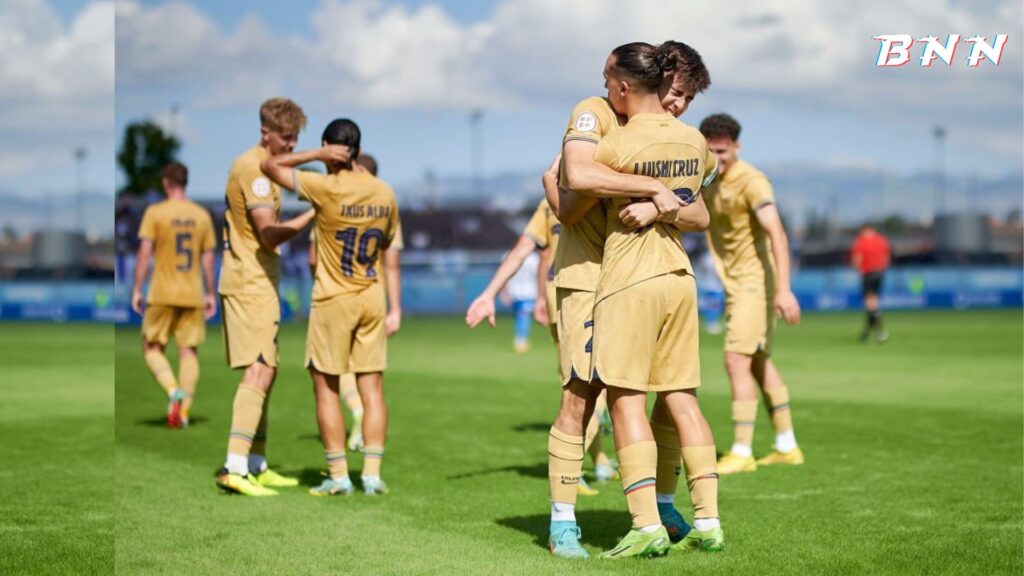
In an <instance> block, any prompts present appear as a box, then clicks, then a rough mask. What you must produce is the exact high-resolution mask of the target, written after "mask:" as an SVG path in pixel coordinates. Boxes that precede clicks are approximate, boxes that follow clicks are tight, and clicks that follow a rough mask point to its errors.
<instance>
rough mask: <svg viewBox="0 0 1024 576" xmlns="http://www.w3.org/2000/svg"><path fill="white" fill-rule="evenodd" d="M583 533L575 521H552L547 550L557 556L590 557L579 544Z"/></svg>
mask: <svg viewBox="0 0 1024 576" xmlns="http://www.w3.org/2000/svg"><path fill="white" fill-rule="evenodd" d="M582 536H583V533H582V532H580V527H579V526H577V525H576V523H575V522H568V521H566V522H554V523H552V526H551V535H550V536H548V550H550V551H551V553H552V554H553V555H555V556H558V557H559V558H590V554H587V551H586V550H584V549H583V546H581V545H580V538H581V537H582Z"/></svg>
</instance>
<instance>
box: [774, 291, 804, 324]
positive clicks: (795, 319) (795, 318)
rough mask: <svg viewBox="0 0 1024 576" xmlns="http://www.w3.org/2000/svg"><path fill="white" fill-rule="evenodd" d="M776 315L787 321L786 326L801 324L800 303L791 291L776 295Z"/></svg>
mask: <svg viewBox="0 0 1024 576" xmlns="http://www.w3.org/2000/svg"><path fill="white" fill-rule="evenodd" d="M775 313H776V314H778V315H779V316H781V317H782V319H783V320H785V321H786V324H799V323H800V302H798V301H797V299H796V296H795V295H794V294H793V292H792V291H791V290H787V291H785V292H779V293H778V294H776V295H775Z"/></svg>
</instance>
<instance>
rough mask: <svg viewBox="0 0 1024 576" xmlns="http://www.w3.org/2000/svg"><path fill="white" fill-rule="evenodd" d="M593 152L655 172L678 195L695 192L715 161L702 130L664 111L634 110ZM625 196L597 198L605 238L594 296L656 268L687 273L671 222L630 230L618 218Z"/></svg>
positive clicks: (611, 162)
mask: <svg viewBox="0 0 1024 576" xmlns="http://www.w3.org/2000/svg"><path fill="white" fill-rule="evenodd" d="M595 158H596V159H597V161H598V162H601V163H602V164H605V165H607V166H609V167H611V168H612V169H614V170H616V171H619V172H623V173H627V174H637V175H642V176H652V177H654V178H657V179H658V180H660V181H661V182H663V183H664V184H665V185H666V186H668V187H669V188H670V189H671V190H675V191H676V193H677V194H680V195H685V194H691V195H692V194H694V193H696V192H698V191H699V190H700V189H701V187H702V186H703V185H704V184H705V181H706V180H707V179H708V178H709V177H710V176H712V175H713V174H714V170H715V167H716V166H717V164H716V162H715V159H714V157H713V156H712V155H711V152H710V151H709V150H708V147H707V142H706V141H705V140H704V136H702V135H701V133H700V132H698V131H697V130H696V129H695V128H693V127H691V126H687V125H686V124H683V123H682V122H679V121H678V120H676V119H675V118H673V117H672V116H671V115H670V114H666V113H663V114H637V115H636V116H634V117H633V118H631V119H630V121H629V124H627V125H626V127H625V128H623V129H622V130H619V131H616V132H615V133H614V134H611V135H609V136H608V137H607V138H605V139H604V140H602V141H601V143H600V144H599V145H598V147H597V153H596V156H595ZM631 201H632V200H631V199H629V198H616V199H609V200H604V201H603V203H604V204H606V206H607V241H606V242H605V249H604V262H603V263H602V266H601V275H600V281H599V283H598V290H597V292H598V293H597V296H596V299H597V301H600V300H601V299H602V298H604V297H607V296H609V295H611V294H614V293H615V292H618V291H619V290H622V289H623V288H627V287H629V286H632V285H634V284H636V283H638V282H641V281H643V280H647V279H649V278H654V277H655V276H660V275H662V274H668V273H670V272H676V271H679V270H686V271H687V272H690V273H691V274H692V270H693V268H692V266H691V265H690V259H689V257H687V255H686V252H685V251H684V250H683V247H682V243H681V239H680V233H679V230H678V229H677V228H675V227H674V226H672V225H671V224H666V223H663V222H655V223H654V224H653V225H651V226H648V227H646V228H643V229H640V230H632V229H628V228H626V227H625V226H624V225H623V224H622V222H621V221H620V220H619V217H618V212H619V210H621V209H622V208H623V207H624V206H626V205H628V204H629V203H630V202H631Z"/></svg>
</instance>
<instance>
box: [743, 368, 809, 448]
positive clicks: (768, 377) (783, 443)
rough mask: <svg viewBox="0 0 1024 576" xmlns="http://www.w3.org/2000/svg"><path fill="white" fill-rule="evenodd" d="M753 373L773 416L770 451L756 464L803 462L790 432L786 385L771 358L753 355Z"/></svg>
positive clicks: (794, 437)
mask: <svg viewBox="0 0 1024 576" xmlns="http://www.w3.org/2000/svg"><path fill="white" fill-rule="evenodd" d="M753 371H754V377H755V378H756V379H757V382H758V384H759V385H760V386H761V390H762V392H763V393H764V403H765V405H766V406H767V407H768V413H769V414H770V415H771V417H772V425H773V427H774V428H775V446H774V449H773V451H772V453H771V454H769V455H768V456H765V457H764V458H761V459H759V460H758V461H757V463H758V464H764V465H770V464H803V463H804V455H803V452H802V451H801V450H800V447H799V446H797V443H796V435H795V433H794V432H793V415H792V411H791V410H790V404H789V389H788V388H786V384H785V383H784V382H783V381H782V374H780V373H779V370H778V369H777V368H776V367H775V363H773V362H772V361H771V358H768V357H766V356H755V357H754V360H753Z"/></svg>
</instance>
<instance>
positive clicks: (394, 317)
mask: <svg viewBox="0 0 1024 576" xmlns="http://www.w3.org/2000/svg"><path fill="white" fill-rule="evenodd" d="M401 327H402V311H401V310H392V311H391V312H388V315H387V316H386V317H385V318H384V331H385V332H387V335H388V338H390V337H392V336H394V335H395V333H396V332H398V329H399V328H401Z"/></svg>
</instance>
